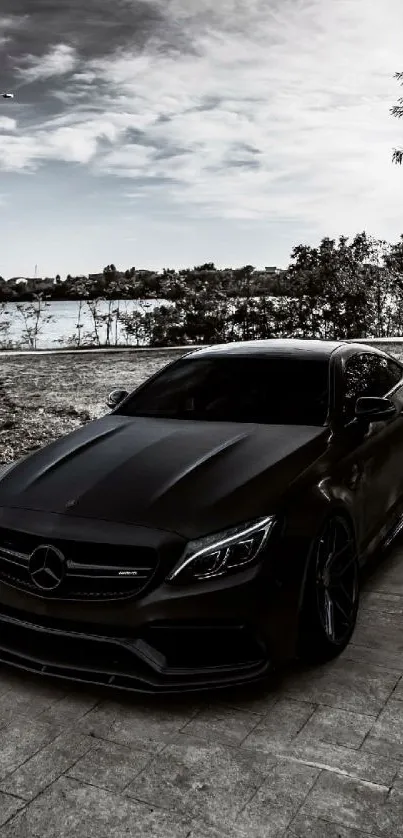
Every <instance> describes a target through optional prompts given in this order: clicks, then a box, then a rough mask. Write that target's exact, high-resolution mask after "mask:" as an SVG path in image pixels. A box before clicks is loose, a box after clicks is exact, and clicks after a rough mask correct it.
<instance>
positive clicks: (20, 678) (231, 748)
mask: <svg viewBox="0 0 403 838" xmlns="http://www.w3.org/2000/svg"><path fill="white" fill-rule="evenodd" d="M402 618H403V548H402V547H401V546H400V547H399V548H396V549H395V550H394V552H393V553H392V554H391V555H390V556H389V557H388V558H387V559H385V560H384V562H383V564H382V566H381V567H380V568H378V569H377V570H376V572H375V574H373V575H372V576H371V578H369V579H368V580H367V581H366V583H365V590H364V594H363V597H362V605H361V613H360V618H359V624H358V627H357V630H356V633H355V635H354V642H353V643H352V644H350V646H349V648H348V649H347V650H346V651H345V652H344V653H343V655H342V656H341V657H340V658H339V659H337V660H336V661H334V662H333V663H331V664H328V665H326V666H324V667H320V668H316V669H312V670H309V671H306V670H304V671H298V670H296V669H295V668H293V669H292V670H290V671H288V672H286V673H282V674H281V675H279V676H277V677H276V679H275V680H273V681H272V682H270V684H269V685H268V686H265V687H264V688H262V687H259V689H257V688H256V687H254V688H247V689H245V688H244V689H242V690H231V691H226V692H225V693H216V694H210V695H208V696H207V697H203V696H201V695H196V697H194V696H193V697H190V698H189V697H182V698H179V699H175V700H174V701H173V700H167V699H166V698H162V697H160V698H156V699H143V698H139V697H138V696H134V697H133V696H131V697H127V696H126V697H121V695H120V694H117V693H110V692H109V693H106V692H97V691H95V690H94V691H90V692H87V691H84V690H77V689H66V687H64V686H61V685H60V684H59V683H56V682H50V681H47V680H45V679H40V678H39V677H38V678H36V677H35V678H34V677H32V678H27V677H26V676H24V675H23V674H20V673H17V672H16V671H12V670H10V669H6V668H5V667H4V668H2V669H0V838H11V836H13V838H54V836H58V838H65V836H66V838H67V836H69V838H87V836H88V838H89V837H90V836H96V838H123V836H131V837H132V836H134V837H136V836H139V838H151V837H152V838H368V836H373V838H399V836H403V625H402Z"/></svg>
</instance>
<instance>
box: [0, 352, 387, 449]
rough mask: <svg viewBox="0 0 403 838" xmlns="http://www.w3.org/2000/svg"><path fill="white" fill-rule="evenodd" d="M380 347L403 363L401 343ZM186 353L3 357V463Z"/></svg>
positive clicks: (90, 415) (97, 411) (93, 413)
mask: <svg viewBox="0 0 403 838" xmlns="http://www.w3.org/2000/svg"><path fill="white" fill-rule="evenodd" d="M382 348H383V349H385V350H386V351H387V352H390V354H393V355H396V356H397V357H399V358H400V360H401V359H402V356H403V344H398V345H396V344H395V345H393V344H392V345H386V344H383V345H382ZM186 351H188V350H185V349H183V348H180V349H161V350H155V349H153V350H149V351H148V350H144V349H143V350H136V349H133V350H131V351H124V352H119V351H112V352H105V353H97V352H94V353H88V354H87V353H85V354H84V353H79V352H77V353H70V354H65V353H60V354H59V353H56V354H42V353H40V352H33V353H32V354H31V353H30V354H24V355H7V354H5V353H4V354H3V353H0V463H10V462H13V461H14V460H16V459H18V458H19V457H23V456H24V455H25V454H29V453H30V452H32V451H35V449H37V448H40V447H41V446H42V445H46V444H47V443H48V442H52V441H53V440H55V439H57V438H58V437H59V436H62V435H64V434H67V433H69V432H70V431H72V430H74V429H75V428H77V427H78V426H79V425H82V424H84V423H85V422H88V421H89V420H90V419H94V418H96V417H99V416H102V414H103V413H106V412H107V407H106V404H105V399H106V396H107V394H108V393H109V392H110V391H111V390H114V389H117V388H119V387H122V389H123V388H124V389H127V390H133V389H134V388H135V387H137V386H138V385H139V384H141V383H142V382H143V381H145V379H146V378H148V377H149V376H150V375H152V374H153V373H154V372H157V370H158V369H160V368H161V367H163V366H165V365H166V364H168V363H169V362H170V361H172V360H174V358H178V357H180V356H181V355H183V354H184V353H185V352H186Z"/></svg>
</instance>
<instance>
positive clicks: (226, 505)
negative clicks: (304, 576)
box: [0, 414, 326, 538]
mask: <svg viewBox="0 0 403 838" xmlns="http://www.w3.org/2000/svg"><path fill="white" fill-rule="evenodd" d="M325 438H326V430H325V429H323V428H313V427H299V426H298V427H297V426H277V425H252V424H248V425H239V424H236V423H228V422H225V423H224V422H198V421H187V420H175V419H154V418H152V419H150V418H143V417H141V418H140V417H136V418H131V417H126V416H118V415H114V414H109V415H107V416H104V417H103V418H102V419H98V420H96V421H94V422H89V423H88V424H87V425H85V426H83V427H82V428H79V429H78V430H76V431H74V432H73V433H71V434H69V435H68V436H65V437H62V438H61V439H59V440H57V441H56V442H53V443H51V444H50V445H47V446H45V447H44V448H42V449H40V450H39V451H37V452H35V453H34V454H31V455H30V456H29V457H27V458H26V459H24V460H23V461H21V462H20V463H18V464H17V465H16V466H15V467H14V468H13V469H12V470H11V471H9V472H7V473H6V474H5V475H4V476H3V477H1V475H0V507H3V508H4V507H6V508H14V509H15V508H17V509H21V510H23V509H26V510H28V509H29V510H36V511H38V512H49V513H58V514H62V515H70V516H74V517H79V518H90V519H98V520H104V521H113V522H122V523H129V524H136V525H140V526H145V527H153V528H156V529H162V530H169V531H171V532H177V533H179V534H180V535H183V536H185V537H186V538H196V537H198V536H199V535H203V534H205V533H207V532H214V531H218V530H219V529H220V527H227V526H231V525H232V524H237V523H239V522H241V521H247V520H250V519H252V518H254V517H258V516H259V515H267V514H271V512H272V511H273V508H274V506H275V505H276V504H278V501H279V498H280V497H281V495H282V494H283V492H284V491H285V490H286V488H287V487H288V486H289V484H290V483H292V482H293V481H294V480H295V479H296V478H297V477H298V475H299V474H301V472H303V471H305V470H306V468H307V467H309V465H310V464H312V463H313V462H314V461H315V460H316V459H317V457H318V456H320V453H321V451H322V450H323V447H324V440H325Z"/></svg>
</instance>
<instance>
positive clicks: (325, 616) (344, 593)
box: [316, 517, 358, 646]
mask: <svg viewBox="0 0 403 838" xmlns="http://www.w3.org/2000/svg"><path fill="white" fill-rule="evenodd" d="M316 597H317V605H318V612H319V619H320V622H321V625H322V628H323V630H324V632H325V634H326V638H327V639H328V640H329V642H331V643H333V644H334V645H336V646H337V645H340V644H341V643H343V641H344V640H345V638H346V637H347V635H349V634H350V632H351V629H352V628H353V626H354V623H355V618H356V613H357V599H358V568H357V559H356V548H355V540H354V537H353V536H352V533H351V530H350V527H349V526H348V524H347V523H346V521H344V520H343V518H340V517H334V518H331V519H330V520H329V521H328V522H327V524H326V526H325V528H324V530H323V533H322V535H321V537H320V538H319V540H318V542H317V548H316Z"/></svg>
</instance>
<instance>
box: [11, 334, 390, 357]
mask: <svg viewBox="0 0 403 838" xmlns="http://www.w3.org/2000/svg"><path fill="white" fill-rule="evenodd" d="M279 340H281V338H279ZM345 340H346V343H364V344H366V343H367V344H370V345H377V344H389V345H392V346H393V344H396V345H397V346H398V345H399V344H403V337H393V338H392V337H391V338H346V339H345ZM209 346H212V344H208V343H198V344H191V345H190V344H187V345H185V346H93V347H88V348H81V347H79V346H77V347H72V348H63V347H61V348H60V349H0V358H3V357H7V356H10V357H12V356H19V355H27V356H28V355H30V356H32V357H34V356H37V355H40V356H42V355H91V354H93V355H102V354H104V355H105V354H110V355H117V354H119V353H124V354H126V353H130V352H132V353H137V352H160V353H161V352H186V351H188V352H192V351H193V350H195V349H207V348H208V347H209Z"/></svg>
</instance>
